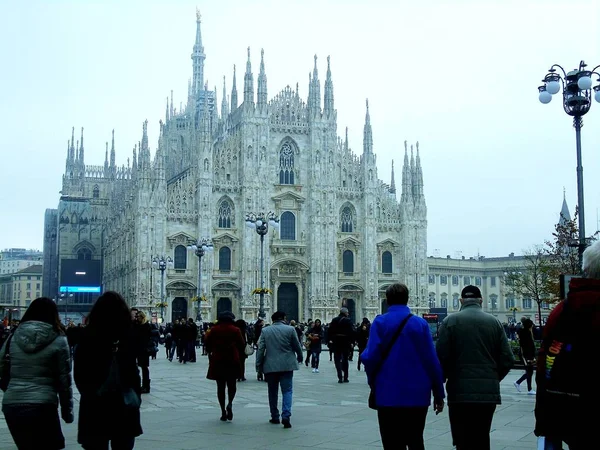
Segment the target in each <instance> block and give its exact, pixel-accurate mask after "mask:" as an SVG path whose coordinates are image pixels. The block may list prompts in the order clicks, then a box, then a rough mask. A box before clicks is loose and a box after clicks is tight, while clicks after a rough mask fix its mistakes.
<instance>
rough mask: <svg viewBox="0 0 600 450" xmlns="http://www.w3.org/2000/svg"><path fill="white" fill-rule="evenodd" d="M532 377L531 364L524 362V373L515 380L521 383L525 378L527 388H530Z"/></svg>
mask: <svg viewBox="0 0 600 450" xmlns="http://www.w3.org/2000/svg"><path fill="white" fill-rule="evenodd" d="M532 378H533V365H532V364H526V365H525V373H524V374H523V376H522V377H521V378H519V379H518V380H517V384H521V383H522V382H523V381H525V380H527V390H528V391H530V390H531V379H532Z"/></svg>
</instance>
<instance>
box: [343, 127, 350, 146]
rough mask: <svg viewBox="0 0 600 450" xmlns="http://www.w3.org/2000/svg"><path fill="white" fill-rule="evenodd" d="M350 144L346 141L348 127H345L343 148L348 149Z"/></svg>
mask: <svg viewBox="0 0 600 450" xmlns="http://www.w3.org/2000/svg"><path fill="white" fill-rule="evenodd" d="M349 148H350V144H349V143H348V127H346V139H344V150H346V151H348V150H349Z"/></svg>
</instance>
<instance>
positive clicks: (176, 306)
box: [171, 297, 187, 322]
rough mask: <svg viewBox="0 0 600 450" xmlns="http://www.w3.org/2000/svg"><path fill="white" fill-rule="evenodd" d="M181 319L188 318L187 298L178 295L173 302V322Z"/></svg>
mask: <svg viewBox="0 0 600 450" xmlns="http://www.w3.org/2000/svg"><path fill="white" fill-rule="evenodd" d="M179 319H185V320H187V300H186V299H185V298H183V297H176V298H175V299H173V303H172V304H171V322H175V321H176V320H179Z"/></svg>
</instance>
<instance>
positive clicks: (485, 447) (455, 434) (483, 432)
mask: <svg viewBox="0 0 600 450" xmlns="http://www.w3.org/2000/svg"><path fill="white" fill-rule="evenodd" d="M494 411H496V405H495V404H491V403H453V404H449V405H448V415H449V417H450V429H451V430H452V440H453V441H454V445H456V450H490V429H491V428H492V419H493V417H494Z"/></svg>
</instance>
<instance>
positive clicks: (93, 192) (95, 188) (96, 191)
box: [92, 185, 100, 198]
mask: <svg viewBox="0 0 600 450" xmlns="http://www.w3.org/2000/svg"><path fill="white" fill-rule="evenodd" d="M92 195H93V197H94V198H99V197H100V188H99V187H98V185H96V186H94V190H93V191H92Z"/></svg>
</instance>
